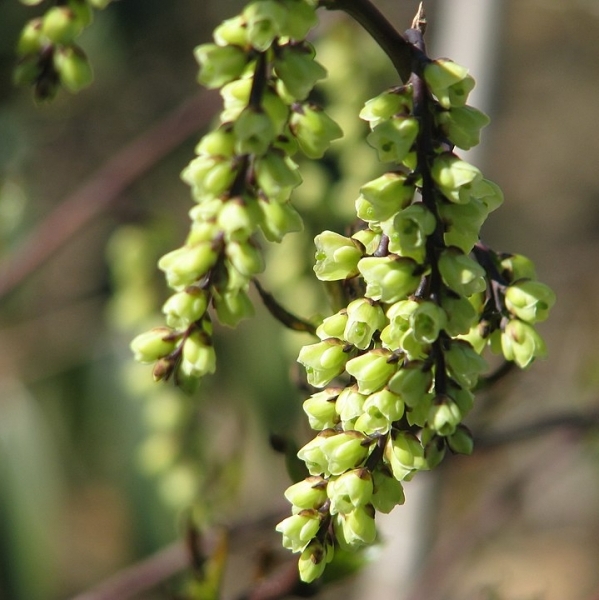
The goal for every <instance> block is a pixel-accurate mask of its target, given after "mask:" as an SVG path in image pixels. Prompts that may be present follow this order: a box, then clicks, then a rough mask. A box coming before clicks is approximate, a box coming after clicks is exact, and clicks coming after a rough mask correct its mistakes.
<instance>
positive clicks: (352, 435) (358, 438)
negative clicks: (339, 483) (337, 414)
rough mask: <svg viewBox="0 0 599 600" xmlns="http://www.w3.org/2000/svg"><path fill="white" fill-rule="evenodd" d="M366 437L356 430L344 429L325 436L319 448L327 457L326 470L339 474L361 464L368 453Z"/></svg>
mask: <svg viewBox="0 0 599 600" xmlns="http://www.w3.org/2000/svg"><path fill="white" fill-rule="evenodd" d="M368 447H369V444H368V439H367V438H366V437H365V436H364V435H363V434H361V433H359V432H358V431H344V432H343V433H338V434H337V435H332V436H330V437H327V438H325V439H324V440H323V441H322V443H321V449H322V452H323V454H324V455H325V457H326V459H327V471H328V472H329V473H330V474H331V475H341V473H345V471H347V470H348V469H353V468H355V467H358V466H360V465H361V464H362V462H363V461H364V460H365V459H366V456H367V455H368Z"/></svg>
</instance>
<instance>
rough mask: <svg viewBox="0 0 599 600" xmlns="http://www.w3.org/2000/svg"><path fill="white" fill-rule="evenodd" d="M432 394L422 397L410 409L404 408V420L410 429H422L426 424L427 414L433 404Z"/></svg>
mask: <svg viewBox="0 0 599 600" xmlns="http://www.w3.org/2000/svg"><path fill="white" fill-rule="evenodd" d="M433 398H434V394H432V393H429V394H425V395H424V396H422V398H421V399H420V402H419V403H418V404H417V405H416V406H414V407H410V408H406V414H405V418H406V420H407V421H408V425H410V427H420V428H424V427H426V426H427V424H428V413H429V411H430V408H431V405H432V403H433Z"/></svg>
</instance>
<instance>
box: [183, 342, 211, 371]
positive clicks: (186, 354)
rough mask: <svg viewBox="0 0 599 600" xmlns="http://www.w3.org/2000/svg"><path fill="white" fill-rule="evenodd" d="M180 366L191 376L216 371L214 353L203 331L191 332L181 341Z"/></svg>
mask: <svg viewBox="0 0 599 600" xmlns="http://www.w3.org/2000/svg"><path fill="white" fill-rule="evenodd" d="M181 368H182V369H184V370H185V372H186V373H187V374H188V375H191V376H193V377H203V376H204V375H207V374H209V373H214V371H216V353H215V351H214V347H213V346H212V344H211V343H210V341H209V339H207V338H206V334H205V333H204V332H203V331H194V332H192V333H191V335H189V336H188V337H187V339H186V340H185V342H184V343H183V361H182V363H181Z"/></svg>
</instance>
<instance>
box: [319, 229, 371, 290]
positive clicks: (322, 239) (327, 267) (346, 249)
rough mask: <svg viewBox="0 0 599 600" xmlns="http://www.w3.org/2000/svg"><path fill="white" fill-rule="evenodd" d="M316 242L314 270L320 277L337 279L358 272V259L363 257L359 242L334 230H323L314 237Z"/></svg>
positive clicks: (330, 279)
mask: <svg viewBox="0 0 599 600" xmlns="http://www.w3.org/2000/svg"><path fill="white" fill-rule="evenodd" d="M314 243H315V244H316V264H315V265H314V272H315V273H316V277H318V279H320V280H321V281H336V280H338V279H347V278H349V277H354V276H355V275H357V274H358V261H359V260H360V259H361V258H362V250H361V249H360V247H359V243H358V242H355V241H354V240H352V239H351V238H346V237H345V236H343V235H341V234H339V233H335V232H333V231H323V232H322V233H321V234H319V235H317V236H316V237H315V238H314Z"/></svg>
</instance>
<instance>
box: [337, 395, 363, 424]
mask: <svg viewBox="0 0 599 600" xmlns="http://www.w3.org/2000/svg"><path fill="white" fill-rule="evenodd" d="M366 398H367V396H365V395H364V394H360V393H359V392H358V389H357V387H356V386H352V387H347V388H345V389H344V390H343V391H342V392H341V393H340V394H339V396H338V398H337V402H336V403H335V409H336V411H337V414H338V415H339V416H340V417H341V420H342V421H344V422H347V421H351V420H352V419H355V418H356V417H359V416H360V415H361V414H362V413H363V412H364V403H365V402H366ZM344 429H345V427H344Z"/></svg>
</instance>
